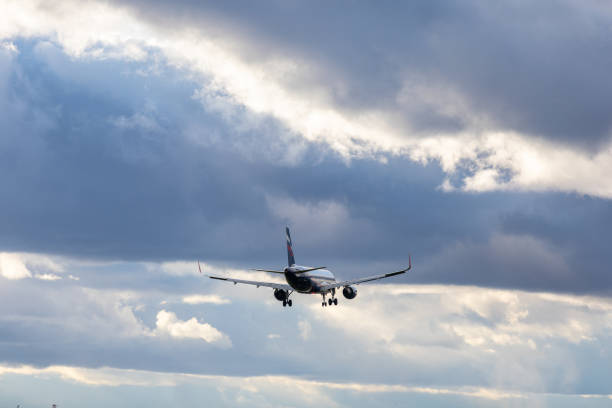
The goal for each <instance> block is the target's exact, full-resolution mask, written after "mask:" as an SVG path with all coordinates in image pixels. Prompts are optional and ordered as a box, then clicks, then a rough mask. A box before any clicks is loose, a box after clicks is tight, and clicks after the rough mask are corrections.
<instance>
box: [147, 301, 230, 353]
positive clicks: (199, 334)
mask: <svg viewBox="0 0 612 408" xmlns="http://www.w3.org/2000/svg"><path fill="white" fill-rule="evenodd" d="M155 325H156V332H157V333H158V334H167V335H170V336H172V337H177V338H189V339H202V340H204V341H205V342H207V343H212V344H215V345H217V346H219V347H231V345H232V342H231V341H230V339H229V337H227V335H225V334H223V333H221V332H220V331H219V330H217V329H215V328H214V327H212V326H211V325H210V324H208V323H200V322H198V320H197V319H196V318H195V317H192V318H191V319H189V320H179V319H178V318H177V317H176V314H174V313H172V312H168V311H166V310H160V311H159V312H158V313H157V321H156V323H155Z"/></svg>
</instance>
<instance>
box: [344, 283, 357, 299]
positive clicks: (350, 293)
mask: <svg viewBox="0 0 612 408" xmlns="http://www.w3.org/2000/svg"><path fill="white" fill-rule="evenodd" d="M342 294H343V295H344V297H345V298H347V299H355V296H357V289H355V288H353V287H351V286H346V287H345V288H344V289H342Z"/></svg>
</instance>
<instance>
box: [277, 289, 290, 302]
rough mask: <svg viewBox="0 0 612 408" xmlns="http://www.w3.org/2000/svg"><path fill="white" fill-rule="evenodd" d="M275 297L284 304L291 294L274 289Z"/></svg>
mask: <svg viewBox="0 0 612 408" xmlns="http://www.w3.org/2000/svg"><path fill="white" fill-rule="evenodd" d="M274 297H275V298H276V300H278V301H280V302H282V301H283V300H287V298H289V293H288V292H287V291H286V290H283V289H274Z"/></svg>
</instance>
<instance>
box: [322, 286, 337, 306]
mask: <svg viewBox="0 0 612 408" xmlns="http://www.w3.org/2000/svg"><path fill="white" fill-rule="evenodd" d="M335 292H336V291H335V290H334V291H332V298H331V299H328V300H327V302H326V301H325V293H323V294H322V296H323V302H322V303H321V306H322V307H325V306H327V305H330V306H331V305H334V306H337V305H338V299H337V298H336V293H335Z"/></svg>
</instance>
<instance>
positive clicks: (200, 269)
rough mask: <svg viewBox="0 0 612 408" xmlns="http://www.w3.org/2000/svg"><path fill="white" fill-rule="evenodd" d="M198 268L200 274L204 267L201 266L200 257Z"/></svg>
mask: <svg viewBox="0 0 612 408" xmlns="http://www.w3.org/2000/svg"><path fill="white" fill-rule="evenodd" d="M198 270H199V271H200V275H201V274H202V267H200V260H199V259H198Z"/></svg>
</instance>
